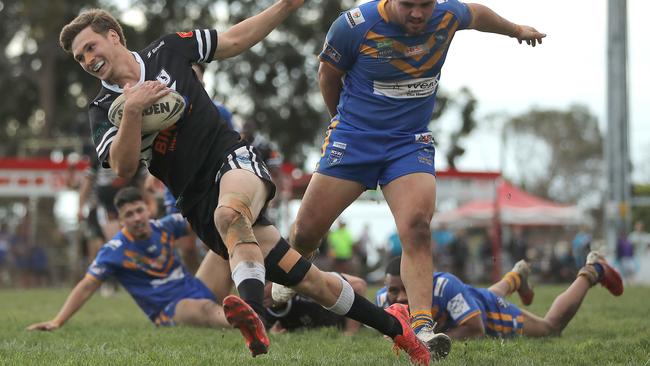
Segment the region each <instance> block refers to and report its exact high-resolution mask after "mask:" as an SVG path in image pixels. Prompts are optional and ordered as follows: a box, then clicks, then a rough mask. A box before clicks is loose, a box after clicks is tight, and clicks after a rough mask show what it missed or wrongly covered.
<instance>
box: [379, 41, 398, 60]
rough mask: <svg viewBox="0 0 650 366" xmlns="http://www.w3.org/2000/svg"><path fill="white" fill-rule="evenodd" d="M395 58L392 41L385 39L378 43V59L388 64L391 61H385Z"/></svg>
mask: <svg viewBox="0 0 650 366" xmlns="http://www.w3.org/2000/svg"><path fill="white" fill-rule="evenodd" d="M394 57H395V48H394V47H393V40H392V39H384V40H381V41H378V42H377V59H378V60H379V61H384V62H386V61H389V60H385V59H390V58H394ZM382 59H383V60H382Z"/></svg>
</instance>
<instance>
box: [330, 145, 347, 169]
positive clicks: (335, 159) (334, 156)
mask: <svg viewBox="0 0 650 366" xmlns="http://www.w3.org/2000/svg"><path fill="white" fill-rule="evenodd" d="M344 154H345V151H341V150H335V149H332V150H331V151H330V155H329V156H328V157H327V163H328V164H329V166H334V165H337V164H339V163H341V161H342V160H343V155H344Z"/></svg>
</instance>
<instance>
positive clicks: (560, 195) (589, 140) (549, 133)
mask: <svg viewBox="0 0 650 366" xmlns="http://www.w3.org/2000/svg"><path fill="white" fill-rule="evenodd" d="M503 133H504V140H506V142H507V145H508V150H509V151H511V152H513V155H514V161H515V165H516V166H515V168H516V171H517V173H518V175H519V178H520V183H521V184H522V185H523V186H525V187H526V189H527V190H529V191H531V192H534V193H536V194H538V195H541V196H544V197H547V198H549V199H552V200H556V201H561V202H576V201H578V200H581V199H593V201H594V203H596V204H597V203H600V195H601V193H600V192H602V191H603V189H604V184H605V182H604V179H603V177H604V162H603V137H602V136H601V134H600V131H599V129H598V121H597V118H596V117H595V116H594V115H593V114H592V113H591V112H590V111H589V110H588V109H587V108H586V107H584V106H579V105H573V106H571V107H570V108H569V109H568V110H566V111H560V110H544V109H532V110H530V111H528V112H526V113H524V114H521V115H519V116H516V117H514V118H512V119H510V120H509V121H508V122H507V123H506V125H505V127H504V131H503ZM594 195H596V196H597V197H594Z"/></svg>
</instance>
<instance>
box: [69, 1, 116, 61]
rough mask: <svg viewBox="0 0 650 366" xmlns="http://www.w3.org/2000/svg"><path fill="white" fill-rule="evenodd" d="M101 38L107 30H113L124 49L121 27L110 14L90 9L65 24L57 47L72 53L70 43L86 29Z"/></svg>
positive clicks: (101, 10)
mask: <svg viewBox="0 0 650 366" xmlns="http://www.w3.org/2000/svg"><path fill="white" fill-rule="evenodd" d="M88 26H90V28H91V29H92V30H93V31H94V32H96V33H99V34H101V35H103V36H106V33H108V31H109V30H111V29H112V30H114V31H115V32H117V34H118V35H119V36H120V43H121V44H122V45H123V46H124V47H126V38H124V31H123V30H122V26H121V25H120V23H119V22H118V21H117V19H115V17H114V16H112V15H111V13H109V12H107V11H106V10H103V9H90V10H86V11H84V12H82V13H81V14H79V15H77V17H76V18H74V19H73V20H72V21H71V22H70V23H68V24H66V25H65V26H64V27H63V29H61V33H60V34H59V45H60V46H61V48H63V50H64V51H65V52H67V53H72V41H73V40H74V38H75V37H76V36H77V35H78V34H79V33H81V31H82V30H84V29H86V27H88Z"/></svg>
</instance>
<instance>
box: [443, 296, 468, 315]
mask: <svg viewBox="0 0 650 366" xmlns="http://www.w3.org/2000/svg"><path fill="white" fill-rule="evenodd" d="M468 310H469V304H467V301H466V300H465V297H464V296H463V294H458V295H456V296H454V297H453V298H452V299H451V300H449V302H448V303H447V311H449V315H451V317H452V319H454V320H457V319H458V318H459V317H460V316H461V315H463V314H464V313H465V312H467V311H468Z"/></svg>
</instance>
